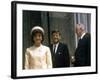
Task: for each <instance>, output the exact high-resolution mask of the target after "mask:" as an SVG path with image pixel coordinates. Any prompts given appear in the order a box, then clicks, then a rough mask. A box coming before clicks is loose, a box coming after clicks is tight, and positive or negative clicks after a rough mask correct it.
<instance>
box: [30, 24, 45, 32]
mask: <svg viewBox="0 0 100 80" xmlns="http://www.w3.org/2000/svg"><path fill="white" fill-rule="evenodd" d="M34 30H40V31H41V32H42V33H43V34H44V30H43V28H41V27H40V26H34V27H33V28H32V30H31V34H32V32H33V31H34Z"/></svg>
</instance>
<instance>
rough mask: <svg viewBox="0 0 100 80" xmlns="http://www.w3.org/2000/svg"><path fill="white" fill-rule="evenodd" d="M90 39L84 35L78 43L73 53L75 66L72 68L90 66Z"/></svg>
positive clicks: (87, 35) (87, 34)
mask: <svg viewBox="0 0 100 80" xmlns="http://www.w3.org/2000/svg"><path fill="white" fill-rule="evenodd" d="M90 46H91V37H90V34H89V33H86V34H85V35H84V36H83V38H82V39H81V40H79V42H78V47H77V48H76V51H75V59H76V60H75V64H74V66H76V67H77V66H90V65H91V52H90V50H91V47H90Z"/></svg>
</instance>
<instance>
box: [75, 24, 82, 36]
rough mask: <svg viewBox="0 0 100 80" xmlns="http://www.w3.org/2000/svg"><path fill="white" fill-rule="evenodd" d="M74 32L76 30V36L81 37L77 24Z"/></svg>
mask: <svg viewBox="0 0 100 80" xmlns="http://www.w3.org/2000/svg"><path fill="white" fill-rule="evenodd" d="M75 32H76V34H77V36H78V37H81V33H82V30H81V28H80V27H79V26H78V25H77V26H76V31H75Z"/></svg>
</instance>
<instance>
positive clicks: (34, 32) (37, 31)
mask: <svg viewBox="0 0 100 80" xmlns="http://www.w3.org/2000/svg"><path fill="white" fill-rule="evenodd" d="M37 33H41V34H42V41H41V43H42V42H43V41H44V34H43V32H42V31H41V30H39V29H36V30H34V31H32V32H31V41H32V42H33V44H34V40H33V38H34V36H35V35H36V34H37Z"/></svg>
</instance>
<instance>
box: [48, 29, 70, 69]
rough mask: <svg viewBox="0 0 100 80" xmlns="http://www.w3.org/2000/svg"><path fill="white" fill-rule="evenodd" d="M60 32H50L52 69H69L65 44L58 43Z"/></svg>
mask: <svg viewBox="0 0 100 80" xmlns="http://www.w3.org/2000/svg"><path fill="white" fill-rule="evenodd" d="M60 38H61V35H60V32H59V31H52V41H53V44H51V45H50V49H51V53H52V62H53V68H60V67H69V66H70V59H69V51H68V47H67V45H66V44H64V43H61V42H60Z"/></svg>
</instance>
